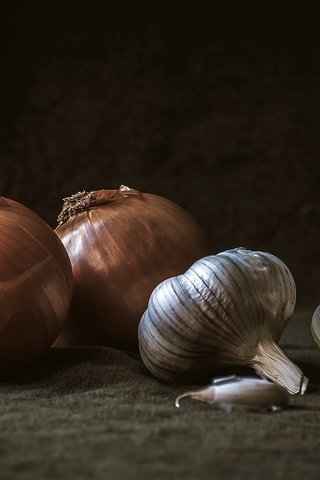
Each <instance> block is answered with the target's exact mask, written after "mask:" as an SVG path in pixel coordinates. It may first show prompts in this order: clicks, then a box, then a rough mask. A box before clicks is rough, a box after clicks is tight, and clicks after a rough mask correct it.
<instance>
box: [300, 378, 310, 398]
mask: <svg viewBox="0 0 320 480" xmlns="http://www.w3.org/2000/svg"><path fill="white" fill-rule="evenodd" d="M308 383H309V379H308V378H307V377H302V379H301V385H300V392H299V393H301V395H303V394H304V393H305V391H306V390H307V388H308Z"/></svg>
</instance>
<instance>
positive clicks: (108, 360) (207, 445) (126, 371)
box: [0, 311, 320, 480]
mask: <svg viewBox="0 0 320 480" xmlns="http://www.w3.org/2000/svg"><path fill="white" fill-rule="evenodd" d="M310 321H311V312H310V311H304V312H298V313H296V314H295V315H294V317H293V319H292V320H291V321H290V323H289V326H288V327H287V329H286V331H285V332H284V335H283V337H282V340H281V345H282V346H283V348H284V350H285V352H286V353H287V354H288V356H289V357H290V358H291V359H292V360H293V361H295V362H296V363H297V364H299V365H300V367H301V368H302V369H303V371H304V373H305V375H307V376H308V377H309V379H310V384H309V388H308V391H307V393H306V394H305V395H304V396H293V397H292V398H291V399H290V406H289V408H287V409H284V410H281V411H279V412H276V413H267V412H252V411H251V412H250V411H239V410H236V411H232V412H231V413H226V412H224V411H221V410H218V409H216V408H214V407H212V406H209V405H207V404H203V403H201V402H196V401H192V400H189V401H187V400H186V401H185V402H182V405H181V408H180V409H177V408H175V405H174V400H175V398H176V396H177V395H179V394H180V393H182V392H184V391H185V390H186V389H189V388H190V386H187V387H186V386H183V385H166V384H164V383H162V382H160V381H158V380H156V379H154V378H153V377H152V376H151V375H150V374H149V373H148V371H147V370H146V369H145V367H144V365H143V364H142V362H141V360H140V358H139V355H138V354H137V353H129V352H122V351H118V350H115V349H111V348H104V347H86V348H80V347H79V348H69V349H67V348H66V349H56V348H53V349H51V350H50V351H49V352H48V353H47V354H46V356H44V357H43V358H42V359H41V360H40V361H38V362H37V364H36V365H35V366H34V367H32V368H31V369H29V370H28V371H26V372H24V373H21V374H19V375H16V376H15V377H14V378H10V379H9V380H6V381H4V380H2V381H1V383H0V422H1V423H0V472H1V473H0V477H1V479H2V480H8V479H15V480H20V479H26V480H27V479H32V480H35V479H38V478H39V479H40V478H41V479H50V478H52V479H59V478H63V479H69V478H77V479H88V478H90V479H93V480H94V479H100V478H101V479H102V478H104V479H108V480H113V479H114V480H127V479H128V480H130V479H144V478H146V479H147V478H148V479H149V478H152V479H153V480H157V479H166V480H167V479H168V480H169V479H179V480H180V479H184V480H188V479H190V480H191V479H192V480H193V479H195V478H201V479H214V478H219V479H224V478H232V479H247V480H248V479H255V480H256V479H257V478H259V479H260V480H261V479H264V478H273V479H283V478H286V479H299V480H300V479H301V477H303V478H308V480H311V479H318V478H319V472H320V460H319V446H320V436H319V423H320V351H318V350H317V348H316V346H315V344H314V342H313V340H312V337H311V334H310ZM229 371H230V370H229ZM231 371H232V369H231Z"/></svg>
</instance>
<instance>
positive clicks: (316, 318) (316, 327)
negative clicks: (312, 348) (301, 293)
mask: <svg viewBox="0 0 320 480" xmlns="http://www.w3.org/2000/svg"><path fill="white" fill-rule="evenodd" d="M311 333H312V336H313V339H314V341H315V342H316V344H317V345H318V347H319V348H320V305H319V306H318V307H317V308H316V310H315V311H314V314H313V315H312V321H311Z"/></svg>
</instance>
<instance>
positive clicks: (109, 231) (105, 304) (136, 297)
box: [56, 188, 210, 349]
mask: <svg viewBox="0 0 320 480" xmlns="http://www.w3.org/2000/svg"><path fill="white" fill-rule="evenodd" d="M78 195H80V197H81V194H78ZM83 195H84V198H85V199H86V200H85V201H83V202H82V203H83V207H81V201H80V207H79V205H78V206H77V204H76V207H75V208H74V209H73V210H72V209H71V214H69V213H70V208H69V209H68V208H67V209H65V211H66V212H67V213H66V214H65V215H64V214H63V212H64V210H63V212H62V215H61V216H60V219H61V224H60V225H59V226H58V227H57V229H56V233H57V235H58V236H59V237H60V238H61V240H62V242H63V244H64V246H65V248H66V250H67V252H68V254H69V257H70V260H71V264H72V269H73V276H74V282H75V284H74V294H73V299H72V304H71V309H70V315H69V319H68V322H67V323H66V325H65V327H64V329H63V331H62V333H61V335H60V337H59V338H58V340H57V342H56V345H57V346H70V345H106V346H112V347H118V348H124V349H126V348H137V347H138V335H137V329H138V323H139V320H140V318H141V316H142V314H143V312H144V311H145V309H146V308H147V304H148V299H149V296H150V294H151V292H152V290H153V289H154V288H155V287H156V285H158V284H159V283H160V282H161V281H162V280H164V279H165V278H168V277H171V276H173V275H177V274H179V273H182V272H183V271H184V270H185V269H186V268H188V267H189V266H190V265H191V264H192V263H193V262H194V261H195V260H196V259H198V258H200V257H201V256H203V255H206V254H208V253H209V252H210V245H209V241H208V239H207V237H206V236H205V234H204V232H203V231H202V229H201V228H200V227H199V225H198V224H197V223H196V222H195V220H194V219H193V218H192V217H191V216H190V215H189V214H188V213H187V212H186V211H185V210H183V209H182V208H181V207H180V206H178V205H177V204H175V203H173V202H171V201H170V200H167V199H166V198H163V197H160V196H157V195H153V194H148V193H140V192H138V191H136V190H133V189H127V190H121V188H120V189H119V190H101V191H98V192H91V193H90V194H85V193H84V194H83ZM86 195H87V196H86ZM76 196H77V194H76V195H75V197H76ZM72 198H73V197H70V199H72ZM67 200H68V199H67ZM78 207H79V209H78Z"/></svg>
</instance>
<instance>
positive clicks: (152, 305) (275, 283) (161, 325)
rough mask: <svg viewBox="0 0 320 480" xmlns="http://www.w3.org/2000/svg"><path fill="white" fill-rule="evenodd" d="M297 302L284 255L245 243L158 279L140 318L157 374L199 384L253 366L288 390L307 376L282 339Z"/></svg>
mask: <svg viewBox="0 0 320 480" xmlns="http://www.w3.org/2000/svg"><path fill="white" fill-rule="evenodd" d="M295 300H296V288H295V282H294V279H293V276H292V274H291V273H290V271H289V269H288V268H287V266H286V265H285V264H284V263H283V262H282V261H281V260H279V258H277V257H275V256H274V255H271V254H269V253H265V252H259V251H251V250H247V249H244V248H236V249H233V250H228V251H225V252H222V253H219V254H218V255H212V256H208V257H205V258H202V259H200V260H198V261H196V262H195V263H194V264H193V265H192V266H191V267H190V268H189V270H187V271H186V272H185V273H184V274H182V275H179V276H176V277H172V278H169V279H167V280H165V281H163V282H162V283H161V284H159V285H158V286H157V287H156V288H155V289H154V291H153V292H152V295H151V297H150V299H149V304H148V308H147V310H146V311H145V313H144V315H143V317H142V318H141V321H140V324H139V345H140V353H141V356H142V359H143V361H144V363H145V365H146V366H147V368H148V369H149V370H150V372H151V373H152V374H153V375H154V376H156V377H157V378H159V379H161V380H164V381H167V382H179V383H180V382H192V383H199V382H200V381H203V380H204V379H209V378H210V377H212V374H213V372H214V370H215V369H218V368H221V367H223V366H229V365H249V366H250V367H253V368H254V369H255V371H256V372H257V373H258V374H259V375H261V376H263V377H267V378H269V379H271V380H273V381H274V382H275V383H278V384H279V385H282V386H283V387H285V388H286V389H287V390H288V391H289V392H290V393H292V394H294V393H304V392H305V390H306V387H307V384H308V379H307V378H306V377H304V375H303V373H302V371H301V370H300V368H299V367H297V366H296V365H295V364H293V363H292V362H291V361H290V360H289V359H288V358H287V356H286V355H285V354H284V353H283V352H282V350H281V349H280V347H279V346H278V345H277V343H276V342H277V341H278V340H279V338H280V336H281V333H282V331H283V329H284V328H285V326H286V325H287V322H288V320H289V318H290V317H291V315H292V314H293V311H294V307H295Z"/></svg>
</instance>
